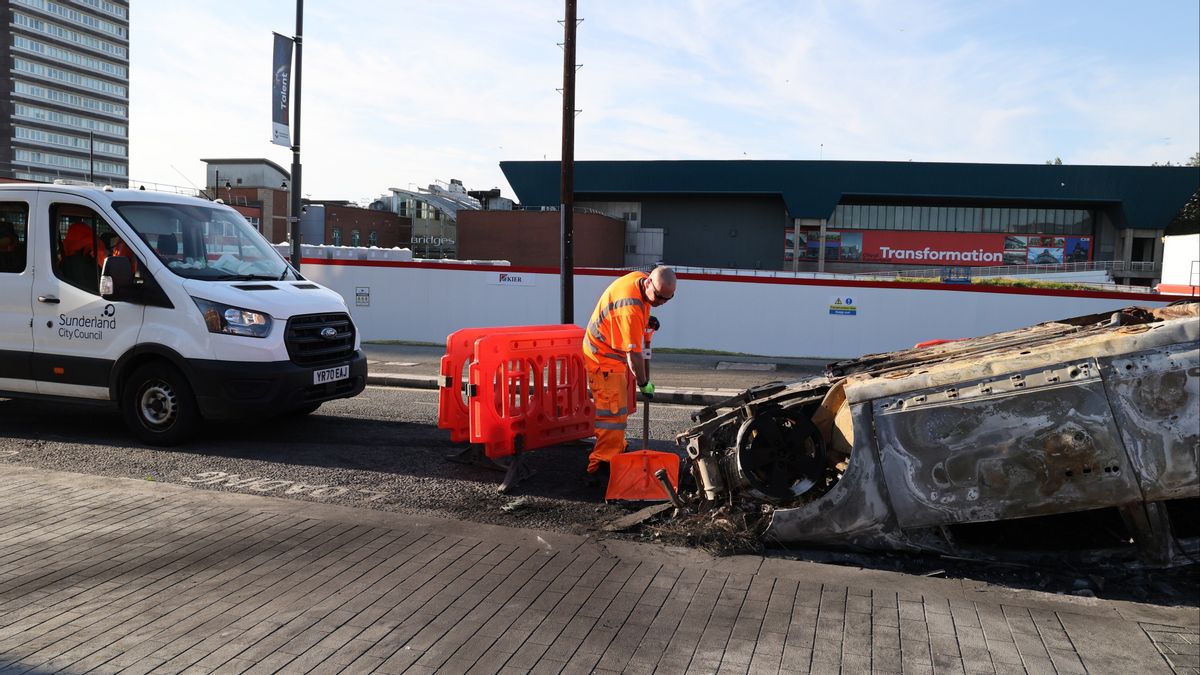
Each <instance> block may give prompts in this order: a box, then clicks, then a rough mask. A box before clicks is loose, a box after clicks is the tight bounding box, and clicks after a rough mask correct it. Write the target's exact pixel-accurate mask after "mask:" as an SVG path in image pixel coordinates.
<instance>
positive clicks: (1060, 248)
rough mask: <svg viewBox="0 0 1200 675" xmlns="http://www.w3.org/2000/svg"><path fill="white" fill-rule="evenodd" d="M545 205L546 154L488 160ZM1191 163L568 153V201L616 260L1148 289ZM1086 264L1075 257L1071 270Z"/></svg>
mask: <svg viewBox="0 0 1200 675" xmlns="http://www.w3.org/2000/svg"><path fill="white" fill-rule="evenodd" d="M500 168H501V169H502V170H503V171H504V174H505V176H506V178H507V179H508V182H509V184H510V185H511V186H512V188H513V190H514V192H515V193H516V195H517V198H518V199H519V200H520V202H521V204H522V205H523V206H526V207H530V206H557V205H558V204H559V201H560V200H559V163H558V162H501V164H500ZM1198 188H1200V168H1197V167H1157V166H1152V167H1135V166H1075V165H1017V164H943V163H929V162H837V161H604V162H586V161H584V162H576V164H575V203H576V206H577V207H587V208H591V209H595V210H597V211H600V212H602V213H605V214H607V215H610V216H612V217H615V218H619V219H621V220H624V221H625V222H626V251H627V256H626V264H628V265H643V264H649V263H653V262H656V261H659V260H661V261H662V262H664V263H666V264H669V265H676V266H689V267H709V268H736V269H776V270H778V269H789V270H790V269H795V270H818V269H819V270H823V271H839V272H867V271H874V270H880V269H904V268H906V267H905V266H913V265H916V266H921V267H935V266H946V265H966V266H974V267H980V266H996V265H1029V264H1058V265H1065V264H1068V263H1089V264H1090V265H1091V266H1110V263H1116V264H1112V265H1111V266H1112V267H1113V268H1114V276H1115V277H1116V278H1117V280H1118V281H1123V282H1127V283H1141V284H1149V283H1152V282H1153V280H1154V279H1155V278H1157V277H1158V275H1159V266H1160V264H1161V261H1162V242H1161V238H1162V235H1163V231H1164V230H1165V229H1166V228H1167V226H1168V225H1169V224H1170V223H1171V222H1172V221H1173V220H1174V219H1175V218H1176V217H1177V216H1178V215H1179V214H1180V212H1181V210H1182V209H1183V207H1184V206H1185V204H1187V202H1188V200H1189V199H1191V198H1192V197H1193V196H1194V195H1195V194H1196V192H1197V189H1198ZM1084 266H1088V265H1077V267H1084Z"/></svg>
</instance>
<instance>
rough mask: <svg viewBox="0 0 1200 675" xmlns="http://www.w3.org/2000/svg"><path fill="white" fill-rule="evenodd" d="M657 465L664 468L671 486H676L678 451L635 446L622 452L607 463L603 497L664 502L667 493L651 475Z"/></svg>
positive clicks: (677, 484) (677, 482) (677, 479)
mask: <svg viewBox="0 0 1200 675" xmlns="http://www.w3.org/2000/svg"><path fill="white" fill-rule="evenodd" d="M659 469H666V470H667V478H668V479H669V480H670V481H671V486H672V487H674V488H675V489H679V455H676V454H675V453H673V452H657V451H655V450H637V451H635V452H623V453H621V454H619V455H617V456H616V457H613V458H612V461H611V462H610V463H609V469H608V471H609V473H608V490H606V491H605V493H604V498H605V499H606V500H616V499H624V500H627V501H647V502H665V501H667V495H666V493H665V492H663V486H662V483H660V482H658V479H657V478H655V477H654V472H655V471H658V470H659Z"/></svg>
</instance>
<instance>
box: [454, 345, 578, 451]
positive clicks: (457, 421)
mask: <svg viewBox="0 0 1200 675" xmlns="http://www.w3.org/2000/svg"><path fill="white" fill-rule="evenodd" d="M570 328H575V326H573V325H571V324H569V323H568V324H551V325H542V326H491V327H488V328H463V329H462V330H457V331H454V332H453V333H451V334H450V335H448V336H447V337H446V354H445V355H444V356H442V365H441V376H440V377H439V378H438V428H439V429H447V430H449V431H450V440H451V441H453V442H455V443H462V442H464V441H468V440H470V437H471V436H470V413H469V412H468V410H467V386H466V384H467V379H466V377H465V375H466V368H467V365H469V364H470V363H471V361H472V360H474V358H475V341H476V340H478V339H480V338H483V337H487V336H489V335H499V334H502V333H522V332H540V331H547V330H564V329H570ZM576 330H578V329H576ZM585 386H586V383H585Z"/></svg>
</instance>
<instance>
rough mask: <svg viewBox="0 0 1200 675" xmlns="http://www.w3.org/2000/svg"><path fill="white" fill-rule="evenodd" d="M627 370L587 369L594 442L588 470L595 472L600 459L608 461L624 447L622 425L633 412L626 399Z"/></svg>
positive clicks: (623, 427) (627, 388) (624, 425)
mask: <svg viewBox="0 0 1200 675" xmlns="http://www.w3.org/2000/svg"><path fill="white" fill-rule="evenodd" d="M628 378H629V371H628V369H624V368H622V369H621V370H592V369H590V368H589V369H588V386H590V387H591V388H592V400H593V402H594V403H595V404H596V445H595V446H593V448H592V454H590V455H588V467H587V470H588V473H596V471H598V470H599V469H600V463H601V462H611V461H612V458H613V457H616V456H617V455H619V454H621V453H622V452H624V451H625V427H626V425H627V424H626V423H627V420H628V419H629V413H630V412H632V409H631V408H630V401H629V379H628Z"/></svg>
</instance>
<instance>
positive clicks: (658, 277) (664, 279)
mask: <svg viewBox="0 0 1200 675" xmlns="http://www.w3.org/2000/svg"><path fill="white" fill-rule="evenodd" d="M650 286H651V288H652V290H653V293H654V297H653V298H652V300H653V302H652V304H654V305H661V304H663V303H665V302H666V301H668V300H670V299H671V298H673V297H675V270H673V269H671V268H670V267H655V268H654V271H652V272H650Z"/></svg>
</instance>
